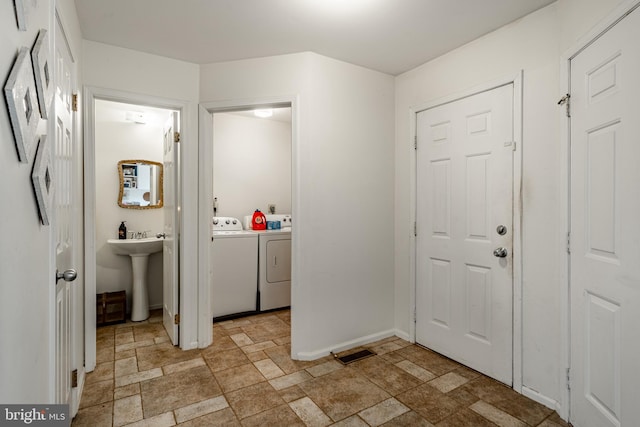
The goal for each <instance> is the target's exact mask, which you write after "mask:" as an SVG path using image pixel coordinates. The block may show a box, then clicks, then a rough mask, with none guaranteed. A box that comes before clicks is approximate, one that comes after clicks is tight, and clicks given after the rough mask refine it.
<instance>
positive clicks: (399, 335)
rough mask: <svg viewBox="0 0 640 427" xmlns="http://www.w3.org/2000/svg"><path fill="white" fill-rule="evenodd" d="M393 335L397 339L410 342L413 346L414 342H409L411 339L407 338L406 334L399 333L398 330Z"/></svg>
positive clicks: (403, 332)
mask: <svg viewBox="0 0 640 427" xmlns="http://www.w3.org/2000/svg"><path fill="white" fill-rule="evenodd" d="M394 335H395V336H397V337H398V338H401V339H403V340H405V341H407V342H410V343H412V344H414V342H413V341H412V340H411V337H410V336H409V334H408V333H406V332H405V331H401V330H400V329H396V330H395V332H394Z"/></svg>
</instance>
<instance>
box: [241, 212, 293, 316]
mask: <svg viewBox="0 0 640 427" xmlns="http://www.w3.org/2000/svg"><path fill="white" fill-rule="evenodd" d="M266 220H267V223H269V222H271V221H278V222H280V226H281V227H282V228H280V229H277V230H254V231H253V232H254V233H257V234H258V235H259V236H260V237H259V244H258V247H259V249H258V310H259V311H268V310H275V309H278V308H284V307H290V306H291V227H292V221H291V215H277V214H270V215H266ZM244 222H245V226H246V227H245V228H247V229H248V228H249V226H250V224H251V216H250V215H248V216H245V217H244Z"/></svg>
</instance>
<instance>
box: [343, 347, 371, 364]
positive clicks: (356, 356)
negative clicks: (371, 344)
mask: <svg viewBox="0 0 640 427" xmlns="http://www.w3.org/2000/svg"><path fill="white" fill-rule="evenodd" d="M375 355H376V354H375V353H374V352H372V351H370V350H360V351H357V352H355V353H351V354H347V355H346V356H339V357H338V356H336V359H338V361H340V363H342V364H343V365H347V364H349V363H352V362H355V361H357V360H362V359H365V358H367V357H371V356H375Z"/></svg>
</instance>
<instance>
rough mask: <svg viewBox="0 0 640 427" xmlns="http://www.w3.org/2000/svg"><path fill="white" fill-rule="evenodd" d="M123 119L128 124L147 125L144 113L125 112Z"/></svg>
mask: <svg viewBox="0 0 640 427" xmlns="http://www.w3.org/2000/svg"><path fill="white" fill-rule="evenodd" d="M124 118H125V120H126V121H128V122H134V123H138V124H141V125H144V124H146V123H147V118H146V117H145V116H144V113H141V112H139V111H127V112H126V114H125V116H124Z"/></svg>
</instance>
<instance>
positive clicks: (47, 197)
mask: <svg viewBox="0 0 640 427" xmlns="http://www.w3.org/2000/svg"><path fill="white" fill-rule="evenodd" d="M52 178H53V174H52V172H51V154H50V153H49V143H48V142H47V136H46V135H41V136H40V144H38V152H37V153H36V160H35V162H34V163H33V172H32V173H31V181H32V182H33V191H35V193H36V201H37V202H38V211H39V212H40V221H41V222H42V224H44V225H49V223H50V218H51V209H52V207H53V181H52Z"/></svg>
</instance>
